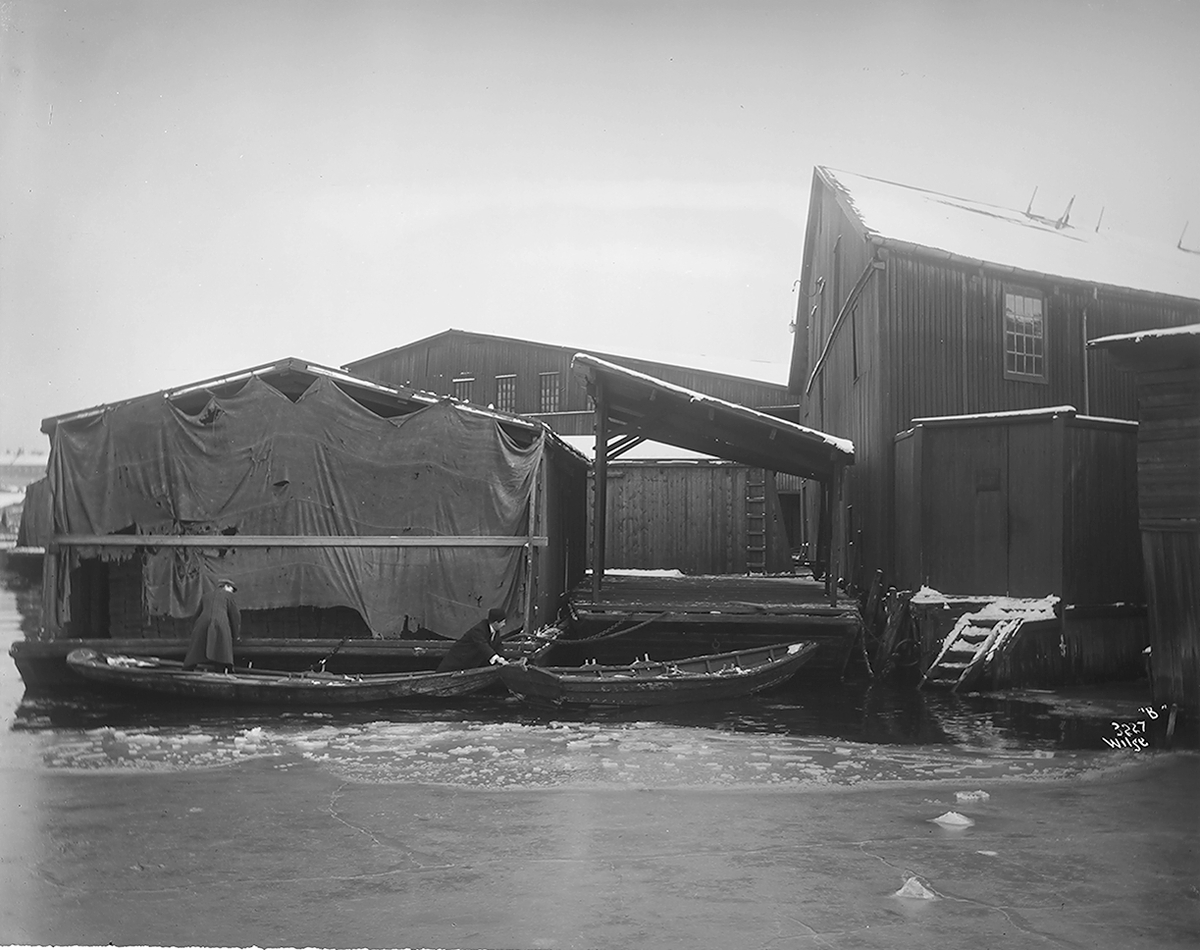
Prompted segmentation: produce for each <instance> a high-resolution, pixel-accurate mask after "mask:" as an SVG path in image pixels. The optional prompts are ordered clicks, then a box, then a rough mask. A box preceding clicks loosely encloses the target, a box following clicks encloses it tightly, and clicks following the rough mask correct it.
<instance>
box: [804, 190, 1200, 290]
mask: <svg viewBox="0 0 1200 950" xmlns="http://www.w3.org/2000/svg"><path fill="white" fill-rule="evenodd" d="M818 173H819V174H821V175H823V176H824V177H825V178H826V179H827V180H828V181H829V182H830V183H831V184H832V185H834V186H835V187H836V188H838V189H839V190H840V191H841V193H842V195H843V197H844V199H845V200H846V201H847V202H848V203H849V205H850V206H851V208H852V209H853V211H854V213H855V214H856V215H857V216H858V218H859V220H860V221H861V222H862V224H863V226H864V227H865V228H866V230H867V231H868V232H869V233H870V234H872V235H874V236H876V237H879V238H882V239H884V240H885V241H888V240H890V241H898V242H902V243H905V244H915V245H919V246H921V247H925V248H930V249H933V250H936V251H942V252H944V253H946V254H949V255H953V256H955V257H960V258H964V259H967V260H971V261H981V262H986V263H989V264H996V265H1000V266H1002V267H1011V268H1014V269H1017V270H1022V271H1031V272H1033V273H1038V274H1045V275H1047V276H1053V277H1061V278H1064V279H1067V280H1079V281H1085V282H1087V283H1091V284H1104V285H1108V286H1112V287H1125V288H1129V289H1132V290H1141V291H1147V292H1150V293H1157V294H1168V295H1171V296H1174V297H1190V298H1192V299H1200V255H1196V254H1189V253H1186V252H1184V251H1182V250H1180V249H1179V248H1176V247H1172V246H1170V245H1158V244H1154V243H1151V242H1149V241H1143V240H1140V239H1138V238H1134V237H1130V236H1127V235H1121V234H1117V233H1115V232H1112V231H1101V232H1099V233H1097V232H1095V231H1093V230H1091V229H1085V228H1077V227H1073V226H1072V225H1070V224H1066V225H1063V226H1061V227H1059V226H1058V225H1057V223H1056V222H1055V221H1053V220H1049V219H1046V218H1041V217H1038V216H1036V215H1030V214H1026V213H1025V212H1023V211H1015V210H1012V209H1010V208H1002V207H999V206H998V205H990V204H985V203H984V202H981V201H972V200H969V199H966V198H954V197H951V196H949V195H942V194H938V193H937V192H934V191H925V190H923V189H921V188H913V187H912V186H910V185H900V184H896V183H894V182H889V181H882V180H880V179H878V178H869V177H867V176H865V175H856V174H853V173H851V172H844V171H838V170H836V169H831V168H824V167H822V168H819V169H818Z"/></svg>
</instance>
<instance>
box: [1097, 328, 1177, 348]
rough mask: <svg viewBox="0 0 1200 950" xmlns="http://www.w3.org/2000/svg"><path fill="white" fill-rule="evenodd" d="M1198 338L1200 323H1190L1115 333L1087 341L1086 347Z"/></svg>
mask: <svg viewBox="0 0 1200 950" xmlns="http://www.w3.org/2000/svg"><path fill="white" fill-rule="evenodd" d="M1165 336H1166V337H1170V336H1185V337H1193V336H1200V323H1190V324H1188V325H1187V326H1186V327H1164V328H1162V329H1161V330H1138V331H1137V332H1136V333H1116V334H1113V335H1112V336H1100V337H1096V339H1094V340H1089V341H1088V346H1100V345H1101V344H1104V343H1124V342H1125V341H1129V342H1131V343H1141V342H1142V340H1157V339H1158V338H1159V337H1165Z"/></svg>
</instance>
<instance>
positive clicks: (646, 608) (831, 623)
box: [545, 573, 862, 674]
mask: <svg viewBox="0 0 1200 950" xmlns="http://www.w3.org/2000/svg"><path fill="white" fill-rule="evenodd" d="M570 612H571V616H572V620H573V623H572V628H571V630H570V631H569V632H568V633H567V634H566V635H564V636H563V637H562V638H560V639H559V641H558V642H557V643H556V644H555V646H554V647H553V648H552V650H551V651H550V653H549V655H548V656H547V658H546V660H545V662H548V663H556V664H557V663H562V664H563V665H571V664H572V663H581V662H584V661H585V660H590V659H596V660H599V661H600V662H602V663H610V662H611V663H624V662H628V661H629V660H631V659H634V658H636V657H639V656H642V655H644V654H646V653H649V654H650V656H651V658H652V659H664V660H665V659H680V658H683V657H686V656H695V655H697V654H702V653H720V652H723V651H726V650H736V649H742V648H745V647H752V646H764V645H767V644H771V643H782V642H785V641H792V640H812V641H814V642H816V643H818V644H819V645H820V650H819V651H818V653H817V655H816V657H815V658H814V659H813V661H812V662H811V663H809V664H808V668H809V669H810V670H820V671H823V672H824V673H826V674H828V672H829V671H830V670H835V671H837V672H838V673H839V674H840V672H841V671H842V670H843V669H844V668H845V666H846V663H847V661H848V659H849V657H850V653H851V651H852V649H853V648H854V645H855V641H856V639H857V637H858V634H859V631H860V630H861V627H862V618H861V616H860V615H859V611H858V607H857V605H856V604H855V603H854V602H853V601H851V600H842V601H841V602H840V603H839V604H838V605H837V606H831V605H830V604H829V598H828V595H827V594H826V593H825V585H824V584H823V583H822V582H820V581H816V580H813V579H811V578H801V577H793V576H777V575H774V576H759V575H704V576H668V575H657V574H621V573H606V574H605V575H604V580H603V584H602V586H601V588H600V595H599V597H596V596H594V594H593V591H592V585H591V580H590V579H588V580H585V581H584V582H583V583H581V584H579V585H578V586H576V587H575V589H574V590H572V592H571V595H570Z"/></svg>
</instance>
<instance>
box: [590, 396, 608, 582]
mask: <svg viewBox="0 0 1200 950" xmlns="http://www.w3.org/2000/svg"><path fill="white" fill-rule="evenodd" d="M595 388H596V394H595V399H596V461H595V464H594V476H593V480H592V600H593V601H596V600H599V599H600V581H601V578H602V577H603V576H604V553H605V552H604V540H605V532H606V528H607V520H608V400H607V399H605V397H604V380H603V379H601V378H600V377H599V376H597V378H596V383H595Z"/></svg>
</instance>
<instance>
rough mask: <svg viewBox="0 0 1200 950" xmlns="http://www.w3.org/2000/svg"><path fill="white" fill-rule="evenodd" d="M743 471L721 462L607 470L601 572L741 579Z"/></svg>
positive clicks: (743, 564) (626, 465) (640, 465)
mask: <svg viewBox="0 0 1200 950" xmlns="http://www.w3.org/2000/svg"><path fill="white" fill-rule="evenodd" d="M748 471H749V469H747V468H746V467H745V466H744V465H735V464H732V463H724V462H719V463H705V462H699V463H668V462H662V463H644V462H629V463H624V464H619V465H613V466H610V468H609V471H608V491H609V503H608V536H607V542H608V543H607V552H606V558H605V559H606V561H607V564H606V566H607V567H610V568H637V569H646V570H657V569H672V568H674V569H678V570H680V571H683V572H684V573H685V574H741V573H744V572H745V570H746V477H747V473H748ZM589 510H590V506H589Z"/></svg>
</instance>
